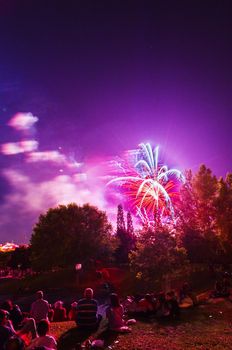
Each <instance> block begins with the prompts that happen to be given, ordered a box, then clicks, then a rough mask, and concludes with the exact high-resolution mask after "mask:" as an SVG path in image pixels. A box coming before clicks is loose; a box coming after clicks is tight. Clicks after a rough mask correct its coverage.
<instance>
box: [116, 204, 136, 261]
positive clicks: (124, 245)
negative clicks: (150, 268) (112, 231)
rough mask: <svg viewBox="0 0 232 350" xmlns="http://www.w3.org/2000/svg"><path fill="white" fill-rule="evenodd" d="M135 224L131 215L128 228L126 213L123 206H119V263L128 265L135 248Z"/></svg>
mask: <svg viewBox="0 0 232 350" xmlns="http://www.w3.org/2000/svg"><path fill="white" fill-rule="evenodd" d="M132 232H133V223H132V218H131V215H130V214H129V217H128V215H127V228H126V225H125V220H124V211H123V207H122V205H121V204H119V205H118V214H117V231H116V237H117V239H118V242H119V244H118V248H117V249H116V252H115V257H116V260H117V261H118V262H119V263H128V254H129V252H130V251H131V249H132V248H133V246H134V238H133V235H132Z"/></svg>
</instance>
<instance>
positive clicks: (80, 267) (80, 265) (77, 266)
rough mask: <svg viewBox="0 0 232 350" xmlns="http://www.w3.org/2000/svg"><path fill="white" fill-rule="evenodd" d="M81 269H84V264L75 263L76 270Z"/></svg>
mask: <svg viewBox="0 0 232 350" xmlns="http://www.w3.org/2000/svg"><path fill="white" fill-rule="evenodd" d="M81 269H82V264H80V263H79V264H76V265H75V270H76V271H79V270H81Z"/></svg>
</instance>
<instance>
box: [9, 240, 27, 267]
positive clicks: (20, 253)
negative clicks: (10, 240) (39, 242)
mask: <svg viewBox="0 0 232 350" xmlns="http://www.w3.org/2000/svg"><path fill="white" fill-rule="evenodd" d="M30 258H31V248H30V247H24V246H22V247H18V248H16V249H15V250H14V251H12V252H11V253H10V259H9V263H8V266H9V267H11V268H12V269H17V268H19V267H20V269H21V270H25V269H27V268H29V267H31V260H30Z"/></svg>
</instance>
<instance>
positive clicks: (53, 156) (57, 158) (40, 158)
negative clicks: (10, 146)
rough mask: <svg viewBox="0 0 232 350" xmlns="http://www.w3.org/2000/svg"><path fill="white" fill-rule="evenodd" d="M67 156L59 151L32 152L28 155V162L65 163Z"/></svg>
mask: <svg viewBox="0 0 232 350" xmlns="http://www.w3.org/2000/svg"><path fill="white" fill-rule="evenodd" d="M65 161H66V157H65V156H64V155H63V154H61V153H60V152H58V151H44V152H31V153H29V154H28V155H27V162H32V163H35V162H54V163H57V164H63V163H64V162H65Z"/></svg>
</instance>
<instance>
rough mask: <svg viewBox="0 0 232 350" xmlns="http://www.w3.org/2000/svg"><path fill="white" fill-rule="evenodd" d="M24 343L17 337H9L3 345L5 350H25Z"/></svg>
mask: <svg viewBox="0 0 232 350" xmlns="http://www.w3.org/2000/svg"><path fill="white" fill-rule="evenodd" d="M25 349H26V348H25V343H24V341H23V340H22V339H21V338H20V337H17V336H13V337H11V338H10V339H9V340H8V341H7V342H6V344H5V350H25Z"/></svg>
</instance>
